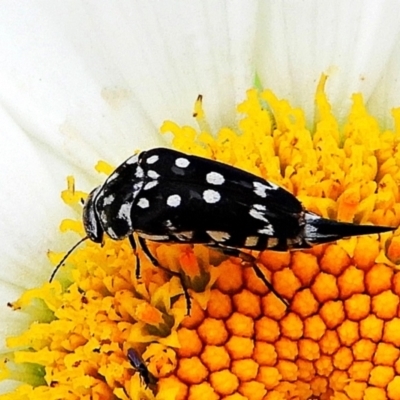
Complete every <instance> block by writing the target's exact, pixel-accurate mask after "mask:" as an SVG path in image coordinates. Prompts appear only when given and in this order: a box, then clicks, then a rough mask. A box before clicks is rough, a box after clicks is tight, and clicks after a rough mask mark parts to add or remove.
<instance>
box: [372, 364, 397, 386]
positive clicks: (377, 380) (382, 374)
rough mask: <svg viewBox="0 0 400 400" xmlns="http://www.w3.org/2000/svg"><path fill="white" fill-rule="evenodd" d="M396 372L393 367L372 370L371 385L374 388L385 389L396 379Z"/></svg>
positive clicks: (379, 367) (381, 366)
mask: <svg viewBox="0 0 400 400" xmlns="http://www.w3.org/2000/svg"><path fill="white" fill-rule="evenodd" d="M394 376H395V372H394V369H393V367H387V366H383V365H378V366H376V367H374V368H372V371H371V374H370V377H369V381H368V382H369V383H370V384H371V385H373V386H377V387H381V388H384V387H386V386H387V385H388V384H389V382H390V381H391V380H392V379H393V378H394Z"/></svg>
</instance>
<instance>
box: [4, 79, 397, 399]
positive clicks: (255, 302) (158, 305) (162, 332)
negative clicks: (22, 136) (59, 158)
mask: <svg viewBox="0 0 400 400" xmlns="http://www.w3.org/2000/svg"><path fill="white" fill-rule="evenodd" d="M326 79H327V77H326V76H323V77H322V78H321V80H320V82H319V84H318V87H317V92H316V96H315V104H316V109H317V114H318V117H317V119H316V121H315V124H314V126H315V127H314V129H313V130H312V131H310V130H309V128H308V126H307V124H306V117H305V115H304V113H303V111H302V110H301V109H298V108H294V107H292V106H291V105H290V104H289V102H288V101H286V100H281V99H278V98H277V97H276V96H275V95H274V94H273V93H272V92H271V91H269V90H259V91H257V90H253V89H252V90H249V91H248V92H247V94H246V98H245V100H244V101H243V102H242V103H241V104H239V105H238V107H237V113H238V115H237V118H236V120H237V121H238V122H237V124H236V125H232V126H231V127H222V128H221V129H220V130H219V131H218V132H211V131H210V124H209V123H208V122H207V115H206V113H205V112H204V109H203V101H207V99H203V98H202V97H201V96H199V98H198V99H197V101H196V104H195V110H194V114H193V116H194V125H193V126H179V125H178V124H177V123H175V122H171V121H166V122H165V123H164V124H163V125H162V127H161V132H162V133H167V132H168V133H172V137H173V140H172V144H173V146H174V147H175V148H176V149H177V150H179V151H182V152H185V153H188V154H196V155H199V156H202V157H208V158H210V159H213V160H218V161H222V162H224V163H227V164H229V165H233V166H235V167H238V168H241V169H243V170H246V171H249V172H251V173H253V174H256V175H257V176H260V177H262V178H264V179H266V180H268V181H270V182H271V183H272V184H271V187H275V186H274V185H279V186H281V187H284V188H286V189H287V190H288V191H289V192H291V193H293V194H294V195H295V196H296V197H297V198H298V199H299V200H300V201H301V203H302V205H303V206H304V207H305V208H306V209H307V210H309V211H311V212H314V213H316V214H318V215H321V216H323V217H325V218H330V219H334V220H339V221H343V222H352V223H355V224H361V225H371V224H376V225H389V226H398V225H399V224H400V193H399V189H398V182H399V180H400V163H399V162H398V160H399V159H400V153H399V152H400V146H399V143H400V131H399V126H400V125H399V123H398V120H399V116H400V110H394V111H393V115H394V118H395V124H394V125H395V127H396V129H395V130H394V131H389V130H386V131H384V132H380V129H379V124H378V122H377V121H376V119H375V118H373V117H372V116H371V115H369V114H368V111H367V109H366V107H365V104H364V102H363V99H362V97H361V95H357V94H356V95H354V96H353V97H352V99H351V100H352V107H351V110H350V112H349V115H348V116H347V119H346V120H345V122H344V123H343V124H339V123H338V122H337V120H336V119H335V116H334V114H333V111H332V110H331V106H330V104H329V101H328V99H327V97H326V95H325V92H324V85H325V82H326ZM195 124H197V127H196V126H195ZM183 160H184V161H188V160H186V159H183ZM158 162H160V160H158V161H157V163H158ZM185 165H186V167H188V164H187V163H185ZM96 168H97V170H98V171H99V172H101V173H105V174H110V173H111V172H112V171H113V168H112V167H111V166H109V165H108V164H107V163H105V162H99V164H98V165H97V167H96ZM160 179H161V178H160ZM225 183H226V177H224V182H223V184H221V185H218V190H219V193H221V200H223V199H224V198H223V194H224V185H225ZM214 186H215V185H214ZM62 197H63V199H64V201H65V202H66V203H67V204H68V206H70V207H72V208H73V209H74V210H76V211H77V210H79V208H80V205H79V204H80V201H81V199H82V198H83V199H85V198H86V197H87V194H86V193H83V192H79V191H77V190H76V189H75V182H74V180H73V178H71V177H69V178H68V188H67V190H65V191H64V192H63V194H62ZM211 222H212V221H210V224H211ZM229 222H232V224H233V223H235V222H236V221H229ZM205 224H206V222H205ZM243 228H244V227H243ZM60 229H61V230H62V232H65V235H69V236H70V237H73V236H75V237H81V236H83V235H84V228H83V226H82V223H81V222H80V216H79V215H77V218H76V220H72V219H71V220H66V221H63V223H62V224H61V228H60ZM236 229H238V231H239V229H240V226H238V227H237V228H236ZM210 231H211V229H210ZM227 234H230V232H228V231H227ZM68 240H69V239H68ZM149 249H150V252H151V254H152V255H153V256H154V257H155V258H156V259H157V261H158V263H159V265H160V267H159V268H157V267H156V266H154V265H153V264H152V263H151V262H150V261H149V259H148V258H147V257H146V255H145V254H142V252H141V251H138V257H139V260H140V276H139V274H137V273H136V267H137V265H136V257H135V254H134V251H133V250H132V247H131V246H130V244H129V241H128V240H121V241H114V240H111V239H110V238H107V237H106V238H105V240H104V243H103V245H102V246H101V245H98V244H96V243H91V242H90V241H86V242H85V243H84V244H82V245H81V246H80V247H79V248H78V249H76V251H74V252H72V254H71V255H70V256H69V258H68V259H67V260H66V261H65V265H63V266H62V268H60V271H59V273H58V275H57V276H56V279H55V280H54V281H53V282H52V283H45V284H44V285H43V286H42V287H41V288H36V289H32V290H30V291H28V292H26V293H25V294H24V295H23V296H22V297H21V298H20V299H19V300H16V301H14V302H12V301H11V299H10V303H9V307H10V308H11V309H13V310H14V312H16V313H18V312H20V313H27V314H30V315H31V321H34V322H32V323H31V324H30V326H29V327H28V329H27V330H26V331H25V332H21V333H20V334H19V335H18V336H14V337H9V338H8V340H7V345H8V347H9V352H8V353H7V355H5V356H3V358H2V359H1V363H0V371H1V374H0V377H1V378H2V379H14V380H17V381H20V382H21V385H20V386H19V387H17V388H16V389H15V390H14V391H13V392H12V393H9V394H4V395H0V399H16V400H19V399H20V400H25V399H28V400H29V399H38V398H45V397H47V398H52V399H53V398H54V399H61V398H62V399H64V398H65V399H89V398H93V399H99V400H103V399H104V400H106V399H121V400H129V399H144V400H146V399H149V400H150V399H163V400H164V399H165V400H184V399H189V400H196V399H209V400H212V399H216V400H217V399H225V400H228V399H229V400H236V399H238V400H241V399H249V400H274V399H277V400H286V399H288V400H292V399H299V400H311V399H321V400H328V399H346V400H349V399H350V400H353V399H354V400H359V399H365V400H380V399H390V400H395V399H400V379H399V375H400V350H399V349H400V335H399V332H400V318H399V306H400V297H399V296H400V275H399V271H398V268H397V265H398V263H399V260H400V239H399V236H398V233H397V232H394V233H384V234H380V235H370V236H362V237H353V238H351V239H343V240H338V241H333V242H331V243H327V244H322V245H319V246H315V247H312V248H310V249H307V250H302V251H296V252H276V251H272V250H265V251H262V252H259V253H258V252H255V251H252V252H251V254H248V256H250V255H251V256H253V257H254V258H255V261H254V262H255V263H257V266H258V267H259V271H261V273H262V274H263V275H264V277H265V279H267V280H268V281H269V282H270V283H271V284H272V285H273V288H274V289H275V291H276V292H277V293H278V294H279V295H280V296H281V299H279V298H278V297H277V296H275V294H274V293H271V292H270V291H269V289H268V288H267V287H266V286H265V284H264V283H263V281H262V280H261V279H260V278H259V276H258V275H257V274H256V273H255V270H254V268H252V262H249V261H248V260H247V259H245V258H243V260H242V259H240V258H238V257H230V256H228V255H225V254H222V253H220V252H217V251H215V250H212V249H210V248H207V247H205V246H203V245H188V244H185V245H179V244H169V243H163V244H156V243H151V242H150V241H149ZM244 250H245V249H244ZM63 256H64V254H61V253H57V252H49V258H50V261H51V263H52V264H54V265H56V264H57V263H58V262H59V261H60V260H61V259H62V257H63ZM250 258H251V257H249V259H250ZM258 274H259V272H258ZM183 286H184V287H185V289H186V293H185V290H184V288H183ZM188 298H189V299H190V309H189V313H188V306H187V303H188ZM282 299H284V300H285V301H286V302H287V303H288V305H285V304H284V303H283V302H282ZM128 351H129V354H137V359H134V360H133V361H132V360H131V362H130V361H129V359H128ZM132 351H134V353H132Z"/></svg>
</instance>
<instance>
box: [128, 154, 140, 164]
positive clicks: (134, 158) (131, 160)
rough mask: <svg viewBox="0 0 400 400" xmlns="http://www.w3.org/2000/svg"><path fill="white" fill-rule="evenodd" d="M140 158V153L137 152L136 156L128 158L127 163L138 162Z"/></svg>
mask: <svg viewBox="0 0 400 400" xmlns="http://www.w3.org/2000/svg"><path fill="white" fill-rule="evenodd" d="M138 159H139V154H135V155H134V156H132V157H130V158H128V159H127V160H126V161H125V164H128V165H132V164H136V163H137V162H138Z"/></svg>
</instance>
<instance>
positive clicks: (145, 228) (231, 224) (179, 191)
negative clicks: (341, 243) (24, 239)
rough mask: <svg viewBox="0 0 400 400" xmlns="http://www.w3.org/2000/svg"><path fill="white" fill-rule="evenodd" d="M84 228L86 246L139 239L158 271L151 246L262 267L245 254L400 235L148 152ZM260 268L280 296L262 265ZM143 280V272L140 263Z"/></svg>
mask: <svg viewBox="0 0 400 400" xmlns="http://www.w3.org/2000/svg"><path fill="white" fill-rule="evenodd" d="M83 223H84V227H85V231H86V234H87V237H86V238H84V239H82V241H83V240H86V239H90V240H92V241H93V242H95V243H101V242H102V240H103V236H104V234H107V235H108V236H109V237H110V238H111V239H113V240H121V239H124V238H126V237H128V238H129V240H130V242H131V244H132V247H133V249H136V246H137V245H136V243H135V240H134V238H133V233H136V234H137V237H138V239H137V240H138V245H139V246H140V247H141V248H142V249H143V251H144V252H145V254H146V255H147V256H148V257H149V258H150V260H151V261H152V262H153V263H154V264H155V265H158V263H157V260H156V259H155V258H154V256H152V254H151V253H150V251H149V250H148V248H147V246H146V242H145V241H146V240H150V241H155V242H168V243H203V244H205V245H207V246H209V247H212V248H215V249H218V250H221V251H223V252H224V253H226V254H228V255H233V256H238V257H242V258H243V259H244V260H246V261H254V259H252V258H251V256H249V254H247V253H244V252H242V251H241V249H249V250H257V251H262V250H265V249H271V250H275V251H287V250H291V249H306V248H310V247H312V246H314V245H317V244H321V243H327V242H332V241H335V240H338V239H341V238H344V237H349V236H358V235H367V234H374V233H381V232H386V231H391V230H394V229H395V228H391V227H386V226H373V225H363V226H361V225H355V224H351V223H342V222H336V221H332V220H328V219H325V218H321V217H320V216H318V215H316V214H314V213H312V212H310V211H307V210H306V209H304V208H303V206H302V204H301V203H300V201H299V200H298V199H297V198H296V197H295V196H293V195H292V194H291V193H289V192H288V191H286V190H285V189H283V188H281V187H279V186H277V185H275V184H274V183H271V182H268V181H266V180H265V179H263V178H260V177H258V176H256V175H253V174H251V173H249V172H246V171H243V170H241V169H238V168H235V167H232V166H229V165H226V164H223V163H220V162H217V161H213V160H209V159H206V158H202V157H197V156H191V155H187V154H184V153H181V152H179V151H175V150H170V149H165V148H155V149H152V150H149V151H143V152H141V153H140V154H137V155H134V156H132V157H130V158H129V159H128V160H126V161H125V162H124V163H123V164H121V165H120V166H119V167H118V168H117V169H116V170H115V171H114V172H113V173H112V174H111V175H110V176H109V177H108V178H107V180H106V181H105V182H104V184H103V185H101V186H99V187H97V188H96V189H94V190H93V191H92V192H91V193H90V195H89V197H88V198H87V200H86V202H85V205H84V208H83ZM79 243H80V242H79ZM79 243H77V245H78V244H79ZM74 248H75V247H74ZM74 248H73V249H74ZM73 249H71V250H70V252H71V251H73ZM70 252H68V253H67V255H66V256H65V258H66V257H67V256H68V255H69V254H70ZM65 258H64V259H63V260H62V261H61V262H60V264H59V265H58V266H57V267H56V269H55V271H54V272H53V275H52V277H51V279H52V278H53V276H54V274H55V272H56V270H57V269H58V268H59V266H60V265H62V263H63V262H64V261H65ZM253 267H254V269H255V272H256V273H257V275H258V276H259V277H260V278H261V279H262V280H263V282H264V283H265V284H266V285H267V286H268V288H269V289H270V290H272V291H273V292H274V293H275V294H277V293H276V292H275V291H274V288H273V287H272V285H271V283H270V282H268V280H267V279H266V278H265V277H264V276H263V274H262V272H261V270H260V269H259V268H258V267H257V265H256V264H255V263H254V262H253ZM136 274H137V276H139V274H140V271H139V263H137V271H136ZM171 274H174V273H171ZM51 279H50V280H51ZM181 282H182V279H181ZM183 289H184V292H185V296H186V299H187V302H188V307H190V299H189V296H188V294H187V292H186V289H185V287H184V286H183ZM277 295H278V294H277ZM278 297H280V296H279V295H278ZM282 301H284V300H283V299H282ZM284 302H285V301H284ZM285 304H287V303H286V302H285Z"/></svg>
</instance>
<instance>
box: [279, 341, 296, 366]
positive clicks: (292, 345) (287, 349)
mask: <svg viewBox="0 0 400 400" xmlns="http://www.w3.org/2000/svg"><path fill="white" fill-rule="evenodd" d="M275 348H276V352H277V354H278V358H280V359H284V360H292V361H294V360H295V359H296V358H297V355H298V348H297V342H296V341H292V340H290V339H288V338H281V339H279V340H277V341H276V342H275Z"/></svg>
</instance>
